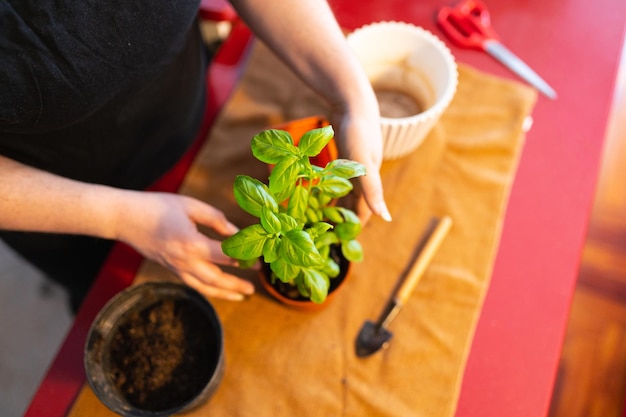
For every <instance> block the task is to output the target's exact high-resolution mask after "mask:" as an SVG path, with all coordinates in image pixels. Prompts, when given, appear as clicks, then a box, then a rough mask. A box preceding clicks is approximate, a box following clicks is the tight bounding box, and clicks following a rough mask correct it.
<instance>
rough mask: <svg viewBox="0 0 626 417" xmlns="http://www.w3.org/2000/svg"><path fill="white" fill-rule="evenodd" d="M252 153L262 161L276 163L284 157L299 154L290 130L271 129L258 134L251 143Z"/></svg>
mask: <svg viewBox="0 0 626 417" xmlns="http://www.w3.org/2000/svg"><path fill="white" fill-rule="evenodd" d="M250 147H251V149H252V154H253V155H254V156H255V157H256V158H257V159H258V160H259V161H261V162H265V163H266V164H276V163H278V162H279V161H280V160H282V159H283V158H284V157H286V156H289V155H298V150H297V148H296V147H295V146H294V145H293V139H292V138H291V135H290V134H289V132H286V131H284V130H276V129H270V130H265V131H263V132H260V133H258V134H256V135H255V136H254V137H253V138H252V144H251V145H250Z"/></svg>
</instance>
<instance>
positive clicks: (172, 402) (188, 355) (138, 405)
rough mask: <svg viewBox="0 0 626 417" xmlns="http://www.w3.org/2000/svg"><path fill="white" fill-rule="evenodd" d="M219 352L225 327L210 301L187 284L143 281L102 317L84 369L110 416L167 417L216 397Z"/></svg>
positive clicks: (92, 333) (120, 296) (92, 334)
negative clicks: (112, 413)
mask: <svg viewBox="0 0 626 417" xmlns="http://www.w3.org/2000/svg"><path fill="white" fill-rule="evenodd" d="M222 352H223V339H222V331H221V325H220V324H219V321H218V320H217V316H216V314H215V312H214V311H213V309H212V307H211V306H210V304H209V303H208V301H206V300H205V299H204V298H203V297H202V296H201V295H200V294H198V293H196V292H195V291H193V290H192V289H190V288H188V287H186V286H184V285H182V284H174V283H146V284H141V285H139V286H136V287H131V288H129V289H128V290H126V291H124V292H122V293H120V294H118V296H116V297H115V298H114V299H113V300H111V302H109V303H108V304H107V306H105V308H104V309H103V310H102V311H101V312H100V314H99V316H98V318H96V320H95V321H94V324H93V326H92V329H91V331H90V335H89V337H88V341H87V345H86V350H85V367H86V370H87V374H88V377H89V378H88V379H89V382H90V384H91V385H92V388H93V389H94V392H95V393H96V395H97V396H98V397H99V398H100V400H101V401H102V402H103V403H104V404H105V405H107V406H108V407H109V408H111V409H112V410H113V411H115V412H117V413H119V414H122V415H127V416H157V415H169V414H172V413H175V412H180V411H184V410H186V409H189V408H191V407H193V406H195V405H197V404H199V403H200V402H202V401H204V400H206V399H207V398H208V397H209V396H210V395H211V394H212V392H213V391H214V390H215V389H216V386H217V384H218V383H219V380H220V378H221V372H222V367H223V353H222Z"/></svg>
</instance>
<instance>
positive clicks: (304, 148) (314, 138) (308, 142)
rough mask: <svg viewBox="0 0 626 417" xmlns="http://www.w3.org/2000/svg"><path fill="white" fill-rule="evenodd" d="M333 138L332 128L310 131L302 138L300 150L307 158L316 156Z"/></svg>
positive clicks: (326, 127)
mask: <svg viewBox="0 0 626 417" xmlns="http://www.w3.org/2000/svg"><path fill="white" fill-rule="evenodd" d="M333 136H334V132H333V128H332V126H325V127H321V128H319V129H313V130H309V131H308V132H306V133H305V134H304V135H302V137H301V138H300V143H299V144H298V148H299V149H300V152H302V153H303V154H304V155H306V156H316V155H318V154H319V153H320V152H321V151H322V149H324V146H326V145H328V142H330V141H331V139H332V138H333Z"/></svg>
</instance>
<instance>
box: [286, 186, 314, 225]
mask: <svg viewBox="0 0 626 417" xmlns="http://www.w3.org/2000/svg"><path fill="white" fill-rule="evenodd" d="M307 201H309V190H307V188H306V187H304V186H302V185H297V186H296V188H295V190H294V191H293V193H292V194H291V197H289V203H288V205H287V213H288V214H289V215H290V216H291V217H295V218H296V219H304V211H305V210H306V208H307Z"/></svg>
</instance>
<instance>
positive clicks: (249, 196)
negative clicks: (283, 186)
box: [233, 175, 278, 217]
mask: <svg viewBox="0 0 626 417" xmlns="http://www.w3.org/2000/svg"><path fill="white" fill-rule="evenodd" d="M233 191H234V194H235V200H237V204H239V207H241V208H242V209H243V210H244V211H246V212H247V213H250V214H252V215H253V216H255V217H260V216H261V209H262V208H263V207H267V208H269V209H270V210H271V211H273V212H277V211H278V203H277V202H276V200H275V199H274V196H273V195H272V194H271V192H270V190H269V188H267V186H266V185H265V184H263V183H262V182H261V181H259V180H257V179H254V178H251V177H249V176H247V175H238V176H237V178H235V184H234V189H233Z"/></svg>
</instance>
